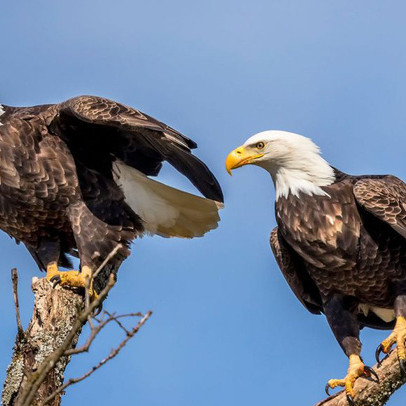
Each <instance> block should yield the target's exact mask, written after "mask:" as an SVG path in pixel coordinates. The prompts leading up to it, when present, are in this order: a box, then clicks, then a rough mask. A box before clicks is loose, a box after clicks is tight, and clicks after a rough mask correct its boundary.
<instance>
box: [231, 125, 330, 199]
mask: <svg viewBox="0 0 406 406" xmlns="http://www.w3.org/2000/svg"><path fill="white" fill-rule="evenodd" d="M246 164H253V165H257V166H260V167H262V168H264V169H265V170H267V171H268V172H269V173H270V174H271V176H272V179H273V181H274V184H275V189H276V199H278V198H279V197H281V196H284V197H287V196H288V195H289V194H290V193H291V194H293V195H295V196H298V195H299V192H302V193H305V194H308V195H326V192H325V191H324V190H323V189H322V188H321V187H322V186H327V185H331V184H332V183H333V182H334V179H335V177H334V170H333V168H332V167H331V166H330V165H329V164H328V163H327V162H326V161H325V160H324V159H323V158H322V157H321V156H320V148H319V147H318V146H317V145H316V144H315V143H314V142H313V141H312V140H311V139H310V138H307V137H304V136H303V135H299V134H294V133H290V132H287V131H263V132H261V133H258V134H255V135H253V136H252V137H250V138H248V140H247V141H245V143H244V144H243V145H242V146H240V147H238V148H236V149H235V150H234V151H232V152H231V153H230V154H229V155H228V156H227V160H226V169H227V171H228V173H229V174H230V175H231V169H235V168H239V167H240V166H243V165H246Z"/></svg>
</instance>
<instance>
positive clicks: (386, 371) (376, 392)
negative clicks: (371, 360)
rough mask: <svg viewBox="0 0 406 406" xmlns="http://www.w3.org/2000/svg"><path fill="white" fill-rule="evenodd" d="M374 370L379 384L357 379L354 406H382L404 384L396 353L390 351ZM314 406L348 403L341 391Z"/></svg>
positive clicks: (344, 404)
mask: <svg viewBox="0 0 406 406" xmlns="http://www.w3.org/2000/svg"><path fill="white" fill-rule="evenodd" d="M374 370H375V372H376V373H377V374H378V376H379V383H378V382H374V381H372V380H369V379H366V378H359V379H357V381H356V382H355V385H354V390H355V398H354V400H355V402H356V406H382V405H384V404H385V403H386V402H387V401H388V400H389V398H390V397H391V396H392V394H393V393H394V392H395V391H396V390H397V389H399V388H400V387H401V386H402V385H403V384H404V383H405V382H406V376H405V375H403V374H402V372H401V371H400V369H399V362H398V357H397V353H396V351H392V353H391V354H390V355H389V357H386V358H385V359H384V360H383V361H382V363H381V365H380V366H379V367H378V366H377V365H375V366H374ZM315 406H348V401H347V399H346V396H345V393H344V392H343V391H341V392H339V393H337V394H336V395H334V396H331V397H330V398H327V399H324V400H322V401H321V402H319V403H317V404H316V405H315Z"/></svg>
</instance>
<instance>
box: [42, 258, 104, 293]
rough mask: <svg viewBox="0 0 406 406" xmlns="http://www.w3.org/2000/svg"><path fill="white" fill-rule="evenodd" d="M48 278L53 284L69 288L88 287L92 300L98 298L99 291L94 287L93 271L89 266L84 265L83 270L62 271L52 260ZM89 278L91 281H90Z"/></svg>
mask: <svg viewBox="0 0 406 406" xmlns="http://www.w3.org/2000/svg"><path fill="white" fill-rule="evenodd" d="M46 278H47V280H48V281H50V282H51V283H52V284H53V286H54V287H55V286H57V285H61V286H63V287H69V288H84V289H86V288H88V292H89V297H90V300H91V301H93V300H95V299H97V296H98V295H97V293H96V291H95V290H94V288H93V279H91V278H92V271H91V269H90V268H89V267H88V266H84V267H82V270H81V271H65V272H61V271H60V270H59V269H58V265H57V263H56V262H51V263H50V264H48V266H47V276H46ZM89 279H91V280H90V283H89Z"/></svg>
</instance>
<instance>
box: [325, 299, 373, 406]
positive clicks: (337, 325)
mask: <svg viewBox="0 0 406 406" xmlns="http://www.w3.org/2000/svg"><path fill="white" fill-rule="evenodd" d="M323 308H324V313H325V315H326V317H327V321H328V323H329V325H330V327H331V330H332V331H333V333H334V335H335V337H336V339H337V341H338V343H339V344H340V346H341V348H342V349H343V350H344V352H345V354H346V355H347V356H348V358H349V367H348V371H347V375H346V377H345V378H344V379H330V380H329V381H328V382H327V385H326V392H327V395H329V396H330V394H329V392H328V390H329V389H330V388H331V389H334V388H336V387H338V386H342V387H344V388H345V393H346V395H347V399H348V402H349V404H351V405H353V404H354V395H355V393H354V383H355V381H356V380H357V379H358V378H359V377H360V376H366V377H371V376H372V375H373V376H374V377H375V379H376V380H378V376H377V374H376V373H375V371H373V370H372V369H371V368H370V367H367V366H366V365H365V364H364V363H363V361H362V359H361V346H362V345H361V341H360V340H359V323H358V319H357V313H356V309H357V305H356V303H355V302H353V301H352V300H351V299H350V298H348V297H344V296H342V295H339V294H334V295H332V296H330V297H329V298H326V299H325V300H324V304H323Z"/></svg>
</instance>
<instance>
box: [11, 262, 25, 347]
mask: <svg viewBox="0 0 406 406" xmlns="http://www.w3.org/2000/svg"><path fill="white" fill-rule="evenodd" d="M11 281H12V282H13V299H14V307H15V312H16V322H17V338H21V337H22V336H23V335H24V329H23V326H22V325H21V319H20V305H19V304H18V274H17V269H16V268H13V269H12V270H11ZM17 341H18V340H17Z"/></svg>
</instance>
